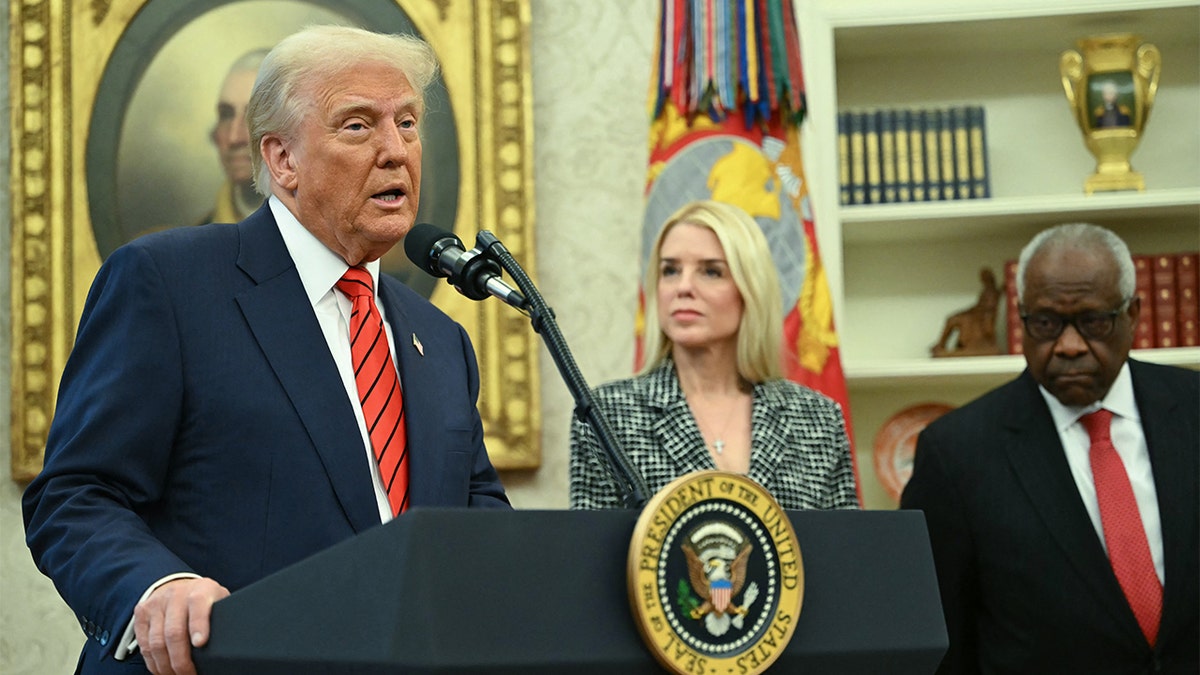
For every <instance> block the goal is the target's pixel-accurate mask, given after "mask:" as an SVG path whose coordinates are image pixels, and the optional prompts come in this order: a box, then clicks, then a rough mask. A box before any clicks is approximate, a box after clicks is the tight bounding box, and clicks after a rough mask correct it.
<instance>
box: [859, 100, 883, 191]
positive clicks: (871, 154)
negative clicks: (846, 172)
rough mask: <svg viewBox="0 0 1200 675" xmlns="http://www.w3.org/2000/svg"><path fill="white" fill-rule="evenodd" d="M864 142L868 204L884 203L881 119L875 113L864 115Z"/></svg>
mask: <svg viewBox="0 0 1200 675" xmlns="http://www.w3.org/2000/svg"><path fill="white" fill-rule="evenodd" d="M863 142H864V145H865V146H866V153H867V203H868V204H881V203H883V174H882V172H881V170H880V168H881V166H882V162H881V161H880V151H879V118H878V117H876V115H875V113H873V112H866V113H863Z"/></svg>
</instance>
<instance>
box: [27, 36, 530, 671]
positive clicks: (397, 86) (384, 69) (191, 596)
mask: <svg viewBox="0 0 1200 675" xmlns="http://www.w3.org/2000/svg"><path fill="white" fill-rule="evenodd" d="M435 69H436V61H435V59H434V56H433V53H432V50H431V49H430V48H429V46H428V45H426V44H425V43H424V42H422V41H420V40H417V39H415V38H411V37H404V36H386V35H380V34H375V33H370V32H367V31H362V30H358V29H350V28H336V27H329V26H326V27H316V28H310V29H306V30H304V31H301V32H300V33H297V34H295V35H293V36H291V37H289V38H287V39H285V40H284V41H283V42H281V43H280V44H279V45H277V46H276V47H275V49H273V50H272V52H271V54H270V55H269V56H268V57H267V59H266V60H265V61H264V63H263V65H262V68H261V72H260V75H259V79H258V81H257V83H256V85H255V88H254V93H253V95H252V97H251V102H250V104H249V111H248V121H249V122H248V123H249V127H250V135H251V140H252V145H253V147H254V148H256V149H257V152H256V153H255V155H254V156H253V160H254V170H255V180H256V184H257V186H258V188H259V190H260V191H262V192H263V193H264V194H265V195H267V196H268V197H269V199H268V201H267V203H266V204H265V205H264V206H263V207H262V208H260V209H259V210H258V211H257V212H255V213H254V214H252V215H251V216H249V217H248V218H246V219H245V220H244V221H242V222H240V223H237V224H236V225H234V224H218V225H205V226H202V227H192V228H176V229H173V230H169V231H165V232H160V233H155V234H151V235H147V236H144V237H142V238H139V239H137V240H135V241H133V242H131V243H129V244H127V245H126V246H124V247H122V248H120V249H118V250H117V251H115V252H114V253H113V254H112V255H111V256H110V257H109V258H108V260H107V261H106V262H105V263H104V265H103V266H102V267H101V269H100V272H99V273H98V274H97V277H96V280H95V282H94V284H93V287H92V289H91V292H90V293H89V296H88V299H87V302H86V305H85V307H84V311H83V315H82V317H81V319H80V323H79V330H78V335H77V339H76V343H75V347H74V349H73V351H72V354H71V357H70V359H69V360H68V363H67V367H66V369H65V371H64V373H63V378H62V382H61V386H60V391H59V400H58V405H57V413H56V416H55V419H54V421H53V423H52V425H51V429H50V435H49V440H48V443H47V449H46V461H45V468H44V469H43V471H42V473H41V474H40V475H39V476H38V477H37V478H36V479H35V480H34V481H33V482H32V483H31V484H30V486H29V488H28V489H27V491H26V493H25V497H24V503H23V507H24V517H25V524H26V535H27V541H28V544H29V547H30V549H31V551H32V553H33V557H34V559H35V561H36V562H37V565H38V567H39V569H41V570H42V571H43V572H44V573H45V574H46V575H48V576H49V577H50V578H51V579H52V580H53V581H54V583H55V585H56V587H57V588H58V590H59V592H60V594H61V595H62V596H63V598H64V599H65V600H66V602H67V604H69V605H70V606H71V608H72V609H73V610H74V611H75V612H76V615H77V616H78V618H79V621H80V623H81V624H82V625H83V627H84V631H85V632H86V633H87V635H88V636H89V638H90V639H89V640H88V641H87V643H86V645H85V646H84V649H83V653H82V654H81V657H80V663H79V668H78V670H79V672H83V673H130V672H145V670H147V669H149V670H150V671H151V672H154V673H193V672H195V671H194V665H193V663H192V659H191V649H192V647H193V646H200V645H203V644H204V643H205V642H206V641H207V639H208V632H209V617H210V610H211V607H212V604H213V603H214V602H215V601H217V600H219V599H221V598H223V597H225V596H227V595H229V593H230V592H231V591H236V590H237V589H239V588H241V587H243V586H245V585H247V584H249V583H251V582H253V581H255V580H257V579H260V578H262V577H263V576H265V575H267V574H270V573H271V572H274V571H276V570H278V569H280V568H283V567H285V566H287V565H290V564H292V563H295V562H297V561H299V560H301V559H304V558H306V557H308V556H310V555H312V554H314V553H316V552H318V551H321V550H323V549H325V548H327V547H329V546H331V545H333V544H336V543H338V542H339V541H342V540H345V539H347V538H349V537H352V536H354V535H355V534H357V533H360V532H363V531H364V530H367V529H369V528H371V527H373V526H376V525H379V524H380V523H381V522H383V521H386V520H389V519H391V518H392V517H393V507H392V506H391V505H389V502H388V495H387V494H386V492H387V491H386V490H385V488H384V487H383V482H382V481H381V478H380V472H379V469H378V465H377V464H376V462H375V457H374V455H373V454H372V438H373V436H372V434H371V431H370V430H368V428H367V426H366V424H365V422H364V421H363V412H362V407H361V406H360V404H359V395H358V390H357V388H356V382H355V372H354V366H353V365H352V363H351V339H350V337H349V335H348V325H349V322H350V320H351V300H350V299H349V298H348V297H347V296H346V295H343V293H341V292H340V291H339V290H336V289H335V284H336V283H337V282H338V280H339V278H340V277H341V276H342V275H343V274H345V273H346V272H347V270H348V269H349V268H351V267H355V266H361V267H363V268H365V270H366V272H367V273H369V275H370V277H371V280H372V281H373V282H374V286H375V289H376V290H375V295H374V300H375V303H376V304H377V305H378V308H379V312H380V313H381V314H382V315H383V319H384V320H385V321H384V325H385V326H386V333H387V337H388V338H389V340H388V341H389V343H390V354H391V357H392V362H393V363H394V364H395V368H394V370H398V371H399V379H400V387H401V391H402V393H403V398H404V417H403V419H404V420H406V422H405V426H406V431H407V446H406V447H407V453H408V454H407V465H408V475H409V486H408V491H407V504H408V505H409V506H411V507H422V506H444V507H499V508H510V507H509V504H508V500H507V498H506V496H505V493H504V489H503V487H502V486H501V484H500V481H499V478H498V476H497V474H496V471H495V470H494V469H493V467H492V465H491V463H490V461H489V459H488V456H487V452H486V450H485V448H484V444H483V429H482V425H481V422H480V417H479V413H478V410H477V407H476V399H477V396H478V392H479V381H478V369H477V367H476V363H475V357H474V353H473V350H472V347H471V344H470V342H469V340H468V338H467V335H466V333H465V332H464V331H463V329H462V327H461V326H459V325H458V324H456V323H454V322H453V321H452V320H450V319H449V318H448V317H447V316H446V315H445V314H443V313H442V312H440V311H439V310H437V309H435V308H434V307H433V306H432V305H430V304H429V303H428V302H427V301H426V300H425V299H423V298H421V297H420V296H418V295H417V294H416V293H413V292H412V291H410V290H409V289H407V288H406V287H405V286H403V285H402V284H400V283H399V282H397V281H396V280H394V279H391V278H389V277H386V276H381V275H380V274H379V262H378V261H379V258H380V256H382V255H383V254H384V253H385V252H386V251H388V250H389V249H390V248H391V247H392V246H393V245H394V244H396V243H397V242H398V241H399V240H400V239H401V238H402V237H404V235H405V233H407V232H408V231H409V229H410V228H411V227H412V225H413V221H414V218H415V216H416V213H417V200H418V195H419V190H420V169H421V151H422V148H421V138H420V135H419V128H420V122H421V117H422V114H423V112H424V108H423V99H424V95H423V92H424V88H425V87H426V85H428V84H429V83H430V81H431V80H432V78H433V76H434V72H435ZM374 325H375V326H376V327H377V328H376V330H378V326H379V324H378V323H375V324H374ZM400 517H403V514H402V513H401V515H400ZM380 562H381V564H387V561H380Z"/></svg>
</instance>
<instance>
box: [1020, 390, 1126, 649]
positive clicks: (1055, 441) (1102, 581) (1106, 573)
mask: <svg viewBox="0 0 1200 675" xmlns="http://www.w3.org/2000/svg"><path fill="white" fill-rule="evenodd" d="M1015 391H1016V392H1017V394H1016V396H1014V397H1013V398H1011V399H1010V401H1009V403H1010V407H1009V409H1008V411H1007V415H1006V419H1007V420H1009V421H1008V423H1007V431H1008V434H1009V435H1008V437H1007V438H1006V439H1005V442H1004V449H1005V452H1006V453H1007V456H1008V459H1009V462H1010V463H1011V465H1012V468H1013V473H1014V475H1015V476H1016V477H1017V481H1018V482H1019V483H1020V484H1021V487H1022V488H1023V489H1024V491H1025V493H1026V495H1027V496H1028V497H1029V500H1030V502H1031V503H1032V504H1033V506H1034V509H1035V510H1036V511H1037V513H1038V515H1039V516H1040V517H1041V519H1042V521H1043V522H1044V523H1045V525H1046V529H1047V530H1049V531H1050V533H1051V535H1052V536H1053V537H1054V540H1055V543H1056V544H1057V545H1058V547H1059V548H1060V549H1061V550H1062V552H1063V554H1064V555H1065V557H1066V558H1067V560H1068V561H1069V562H1070V564H1071V566H1072V567H1074V568H1075V569H1076V570H1077V571H1078V572H1079V575H1080V576H1081V577H1082V578H1084V579H1085V580H1086V581H1087V583H1088V584H1090V585H1091V586H1092V588H1093V589H1094V591H1095V594H1094V595H1095V597H1096V598H1097V601H1098V602H1100V604H1102V605H1103V606H1104V608H1105V610H1106V611H1107V612H1108V613H1109V614H1110V616H1111V618H1112V619H1113V620H1114V621H1115V622H1117V625H1120V626H1123V627H1124V628H1128V629H1129V630H1126V631H1123V632H1126V633H1130V631H1132V633H1130V634H1131V635H1136V636H1140V635H1141V631H1140V629H1139V628H1138V626H1137V622H1136V619H1134V616H1133V612H1132V611H1131V610H1130V609H1129V605H1128V603H1127V602H1126V601H1125V596H1124V594H1123V592H1122V591H1121V587H1120V585H1119V584H1118V583H1117V579H1116V576H1115V575H1114V574H1113V572H1112V567H1111V566H1110V565H1109V562H1108V557H1107V556H1106V555H1105V553H1104V547H1103V546H1102V545H1101V543H1100V538H1099V537H1098V536H1097V535H1096V530H1095V527H1094V526H1093V525H1092V521H1091V518H1089V517H1088V514H1087V510H1086V509H1085V508H1084V506H1083V500H1082V499H1081V498H1080V496H1079V488H1078V487H1077V486H1076V485H1075V480H1074V479H1073V478H1072V476H1071V469H1070V465H1068V464H1067V458H1066V454H1065V452H1064V450H1063V447H1062V442H1061V440H1059V437H1058V431H1057V429H1055V427H1054V419H1053V417H1052V416H1051V415H1050V410H1049V409H1048V408H1047V407H1046V402H1045V400H1044V399H1042V396H1041V394H1040V392H1039V390H1038V387H1037V383H1036V382H1035V381H1034V380H1033V377H1032V376H1031V375H1030V374H1029V371H1028V370H1026V371H1025V372H1024V373H1022V374H1021V377H1020V379H1018V380H1017V383H1016V388H1015ZM1047 583H1053V581H1048V582H1047Z"/></svg>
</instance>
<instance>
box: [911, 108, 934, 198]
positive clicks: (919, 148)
mask: <svg viewBox="0 0 1200 675" xmlns="http://www.w3.org/2000/svg"><path fill="white" fill-rule="evenodd" d="M908 120H909V123H908V153H909V155H908V160H909V175H910V176H911V177H912V198H913V201H914V202H925V201H929V191H928V190H927V189H926V184H925V183H926V181H927V180H928V177H927V176H926V175H925V113H924V112H922V111H920V110H914V111H912V112H910V113H909V115H908Z"/></svg>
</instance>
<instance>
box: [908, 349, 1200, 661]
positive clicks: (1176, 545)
mask: <svg viewBox="0 0 1200 675" xmlns="http://www.w3.org/2000/svg"><path fill="white" fill-rule="evenodd" d="M1129 365H1130V371H1131V374H1132V379H1133V389H1134V396H1135V399H1136V401H1137V406H1138V411H1139V413H1140V414H1141V417H1142V429H1143V432H1144V433H1145V436H1146V443H1147V446H1148V447H1149V452H1150V462H1151V465H1152V467H1153V469H1152V470H1153V473H1154V482H1155V488H1156V491H1157V494H1158V508H1159V512H1160V514H1161V518H1162V536H1163V556H1164V567H1165V570H1164V575H1165V586H1164V589H1163V594H1164V601H1163V615H1162V623H1161V626H1160V628H1159V634H1158V639H1157V645H1156V646H1155V648H1154V649H1153V651H1152V650H1151V649H1150V646H1149V645H1148V644H1147V642H1146V639H1145V637H1143V635H1142V633H1141V630H1140V629H1139V628H1138V625H1137V622H1136V620H1135V619H1134V616H1133V612H1132V610H1130V608H1129V605H1128V603H1127V602H1126V600H1125V597H1124V595H1123V594H1122V592H1121V588H1120V586H1119V585H1118V583H1117V579H1116V576H1115V575H1114V574H1113V572H1112V568H1111V567H1110V565H1109V562H1108V558H1107V556H1106V555H1105V552H1104V548H1103V546H1102V544H1101V541H1100V538H1099V537H1098V536H1097V534H1096V530H1095V528H1094V527H1093V526H1092V522H1091V520H1089V518H1088V515H1087V512H1086V510H1085V509H1084V506H1083V501H1082V500H1081V499H1080V496H1079V490H1078V489H1077V488H1076V486H1075V482H1074V481H1073V480H1072V478H1071V474H1070V470H1069V468H1068V465H1067V460H1066V456H1065V454H1064V452H1063V449H1062V443H1061V442H1060V441H1059V437H1058V433H1057V432H1056V430H1055V428H1054V423H1053V420H1052V418H1051V416H1050V410H1049V408H1048V407H1047V406H1046V402H1045V400H1044V399H1043V398H1042V397H1041V395H1040V394H1039V392H1038V388H1037V384H1036V383H1035V382H1034V380H1033V377H1032V376H1031V375H1030V374H1029V372H1028V371H1026V372H1025V373H1023V374H1022V375H1021V376H1020V377H1019V378H1017V379H1016V380H1014V381H1012V382H1010V383H1008V384H1006V385H1004V386H1002V387H1000V388H998V389H996V390H994V391H992V392H990V393H988V394H986V395H984V396H983V397H981V398H980V399H978V400H976V401H974V402H972V403H969V404H967V405H966V406H963V407H962V408H960V409H958V410H956V411H953V412H951V413H949V414H947V415H945V416H944V417H942V418H941V419H939V420H937V421H935V422H934V423H932V424H930V425H929V427H928V428H926V429H925V431H924V432H922V433H921V435H920V437H919V439H918V441H917V450H916V464H915V467H914V470H913V475H912V479H911V480H910V481H909V483H908V485H907V487H906V488H905V490H904V495H903V498H902V500H901V507H902V508H906V509H923V510H924V511H925V517H926V520H927V521H928V524H929V535H930V539H931V542H932V545H933V554H934V561H935V563H936V566H937V573H938V579H939V583H940V585H941V590H942V602H943V606H944V609H945V613H946V623H947V628H948V631H949V634H950V649H949V651H948V652H947V654H946V658H945V660H944V661H943V663H942V668H941V670H940V671H939V672H941V673H980V672H981V673H1021V674H1022V675H1028V674H1030V673H1056V674H1057V673H1087V674H1089V675H1103V674H1105V673H1113V674H1116V673H1143V672H1145V673H1151V672H1164V673H1191V674H1192V675H1195V673H1197V672H1198V669H1200V665H1198V661H1200V608H1198V600H1197V598H1198V596H1200V587H1198V581H1197V580H1198V579H1200V571H1198V569H1197V566H1198V563H1197V560H1198V557H1200V553H1198V547H1197V535H1198V532H1200V519H1198V516H1197V511H1198V506H1197V505H1198V504H1200V491H1198V490H1197V482H1198V480H1200V465H1198V463H1197V458H1198V456H1200V429H1198V428H1197V427H1198V425H1200V422H1198V420H1200V395H1198V391H1200V373H1196V372H1194V371H1189V370H1183V369H1179V368H1170V367H1166V366H1159V365H1153V364H1147V363H1140V362H1137V361H1132V360H1131V361H1130V362H1129Z"/></svg>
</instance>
